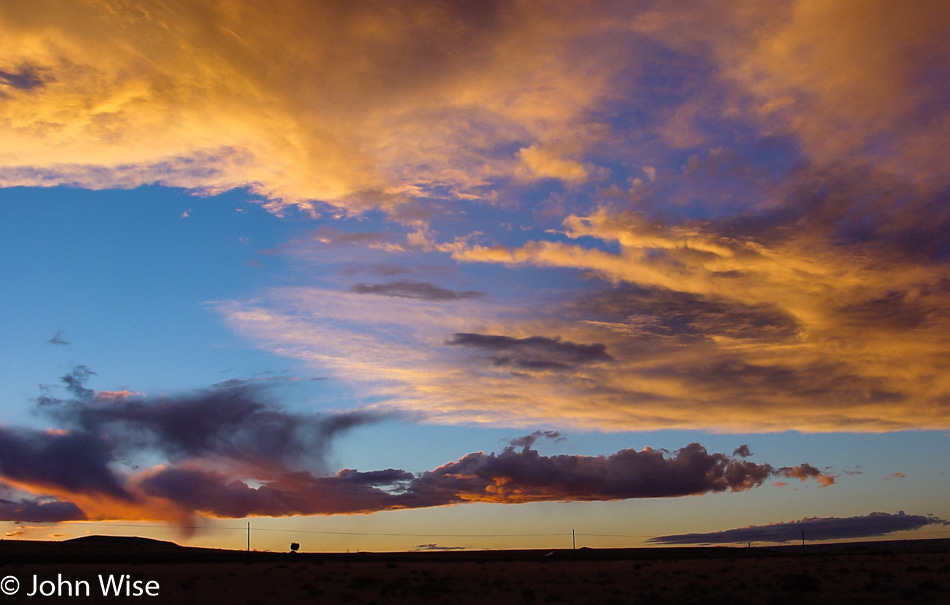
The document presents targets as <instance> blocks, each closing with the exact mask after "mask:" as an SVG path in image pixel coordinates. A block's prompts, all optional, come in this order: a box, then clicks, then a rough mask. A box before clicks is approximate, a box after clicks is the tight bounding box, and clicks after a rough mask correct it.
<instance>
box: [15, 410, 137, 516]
mask: <svg viewBox="0 0 950 605" xmlns="http://www.w3.org/2000/svg"><path fill="white" fill-rule="evenodd" d="M112 460H113V448H112V447H111V446H110V444H109V443H107V442H106V440H105V439H104V438H103V437H102V436H100V435H99V434H96V433H93V432H88V431H77V432H46V431H33V430H29V429H12V428H7V427H4V426H0V474H2V475H3V477H4V478H7V479H12V480H14V481H18V482H25V483H29V484H32V485H41V486H50V487H59V488H63V489H66V490H69V491H73V492H83V491H90V492H99V493H103V494H108V495H110V496H113V497H117V498H122V499H126V500H128V499H130V498H131V496H130V495H129V493H128V492H127V491H126V490H125V487H124V486H123V481H122V479H121V478H120V477H119V476H118V475H117V474H116V473H114V472H113V471H112V470H111V469H110V467H109V464H110V463H111V462H112Z"/></svg>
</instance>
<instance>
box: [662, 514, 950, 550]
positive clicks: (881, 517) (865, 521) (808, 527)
mask: <svg viewBox="0 0 950 605" xmlns="http://www.w3.org/2000/svg"><path fill="white" fill-rule="evenodd" d="M927 525H950V523H948V522H947V521H944V520H943V519H939V518H937V517H934V516H931V515H926V516H925V515H908V514H905V513H904V512H903V511H901V512H899V513H897V514H896V515H895V514H890V513H871V514H869V515H862V516H857V517H844V518H838V517H825V518H817V517H813V518H810V519H802V520H801V521H789V522H783V523H770V524H769V525H753V526H750V527H740V528H736V529H729V530H725V531H718V532H710V533H702V534H678V535H671V536H658V537H656V538H650V540H649V542H653V543H655V544H732V543H738V542H780V543H782V542H794V541H797V540H801V538H802V532H805V539H806V540H840V539H844V538H872V537H876V536H884V535H887V534H891V533H894V532H898V531H907V530H914V529H920V528H921V527H924V526H927Z"/></svg>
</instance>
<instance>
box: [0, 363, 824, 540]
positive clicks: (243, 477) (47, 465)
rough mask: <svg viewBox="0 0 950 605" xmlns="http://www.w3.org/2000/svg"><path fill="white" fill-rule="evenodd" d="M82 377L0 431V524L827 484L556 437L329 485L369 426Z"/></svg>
mask: <svg viewBox="0 0 950 605" xmlns="http://www.w3.org/2000/svg"><path fill="white" fill-rule="evenodd" d="M90 375H91V372H90V371H89V370H88V369H87V368H78V369H77V370H75V371H74V372H72V373H70V374H69V375H67V376H65V377H64V378H63V382H64V383H65V384H66V385H67V389H68V391H69V392H70V393H71V394H72V395H73V396H72V397H70V398H67V399H53V398H50V397H48V396H47V397H44V398H41V399H39V400H38V409H39V410H40V411H42V412H43V413H45V414H47V415H48V417H50V418H52V419H55V420H57V421H59V423H60V425H61V426H60V427H59V428H57V429H54V430H47V431H36V430H31V429H11V428H7V427H2V429H0V476H2V478H3V480H4V481H5V482H6V483H7V484H8V485H9V486H10V489H9V490H8V491H9V492H10V493H11V494H10V495H11V497H10V498H8V499H3V500H2V501H0V513H2V516H3V518H4V519H7V520H30V521H36V522H39V521H46V522H55V521H65V520H84V519H96V520H111V519H128V518H135V519H164V520H176V521H183V520H189V519H192V518H193V517H195V516H210V517H228V518H232V517H246V516H273V517H279V516H289V515H316V514H322V515H331V514H365V513H372V512H377V511H382V510H398V509H409V508H426V507H435V506H447V505H454V504H462V503H467V502H494V503H501V504H516V503H524V502H552V501H558V502H563V501H605V500H622V499H629V498H668V497H680V496H688V495H701V494H706V493H716V492H726V491H732V492H740V491H745V490H749V489H752V488H755V487H759V486H761V485H762V484H763V483H764V482H765V481H766V480H767V479H768V478H770V477H773V476H778V477H799V478H801V479H803V480H804V479H805V478H809V477H811V478H815V479H817V480H819V481H820V482H821V483H822V484H825V483H829V484H830V483H832V482H833V478H830V477H828V476H826V475H823V474H821V473H818V472H817V471H814V472H811V471H812V470H813V469H814V467H811V466H810V465H808V464H802V465H799V466H796V467H781V468H774V467H772V466H771V465H769V464H764V463H763V464H759V463H754V462H751V461H749V460H746V459H745V458H742V457H736V456H728V455H726V454H718V453H709V452H707V451H706V449H705V448H704V447H703V446H701V445H700V444H698V443H692V444H690V445H687V446H686V447H684V448H682V449H680V450H678V451H675V452H667V451H662V450H653V449H650V448H646V449H643V450H641V451H636V450H633V449H626V450H621V451H618V452H616V453H614V454H611V455H609V456H578V455H556V456H542V455H541V454H539V453H538V452H537V451H536V450H534V449H532V445H533V444H534V443H535V442H536V440H537V439H539V438H547V439H553V440H555V441H557V440H560V439H562V438H561V436H560V434H559V433H558V432H556V431H544V432H542V431H536V432H535V433H532V434H530V435H526V436H524V437H520V438H517V439H514V440H512V441H511V444H510V445H508V446H507V447H505V448H504V449H503V450H502V451H501V452H500V453H498V454H496V453H494V452H493V453H490V454H485V453H484V452H477V453H471V454H467V455H465V456H463V457H461V458H460V459H458V460H457V461H454V462H449V463H446V464H444V465H442V466H440V467H438V468H435V469H432V470H429V471H425V472H421V473H413V472H409V471H406V470H400V469H391V468H390V469H382V470H373V471H359V470H355V469H343V470H340V471H338V472H336V473H333V474H330V473H328V472H327V468H326V455H327V453H328V451H329V449H330V447H331V446H332V442H333V439H334V437H335V436H337V435H339V434H341V433H343V432H345V431H349V430H351V429H354V428H356V427H358V426H360V425H363V424H366V423H370V422H378V421H380V420H381V419H382V416H381V415H379V414H377V413H373V412H365V411H364V412H347V413H343V414H336V415H331V416H314V415H301V414H293V413H290V412H286V411H282V410H280V409H279V408H277V407H276V406H274V405H272V404H267V403H265V402H262V401H261V396H262V395H263V390H262V387H261V386H260V385H259V384H258V385H255V384H249V383H247V382H237V383H227V384H223V385H219V386H216V387H213V388H211V389H207V390H204V391H200V392H196V393H193V394H190V395H188V396H184V397H174V398H173V397H162V398H158V399H148V398H144V397H142V398H140V397H137V396H131V397H124V398H118V399H117V398H115V397H113V396H111V395H103V394H102V393H100V392H97V391H95V390H92V389H89V388H87V387H85V386H84V384H83V383H84V381H85V379H86V378H88V377H89V376H90ZM519 448H520V449H519ZM802 469H806V471H804V472H803V471H802ZM13 492H19V494H20V495H19V497H18V498H17V499H13V497H12V496H13Z"/></svg>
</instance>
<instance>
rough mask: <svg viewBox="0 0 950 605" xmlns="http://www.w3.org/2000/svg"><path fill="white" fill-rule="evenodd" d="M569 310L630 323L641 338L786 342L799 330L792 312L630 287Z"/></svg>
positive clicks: (655, 289)
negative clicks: (721, 337) (719, 338)
mask: <svg viewBox="0 0 950 605" xmlns="http://www.w3.org/2000/svg"><path fill="white" fill-rule="evenodd" d="M574 311H575V312H576V313H579V314H580V315H581V316H583V318H584V319H595V320H598V321H610V322H617V323H630V324H631V325H635V326H636V327H637V333H638V334H639V335H640V336H641V338H642V337H644V336H648V335H649V336H654V337H677V338H679V339H685V338H706V337H710V336H728V337H730V338H741V339H756V340H762V339H765V340H786V339H790V338H794V337H795V335H796V334H797V333H798V331H799V329H800V326H799V325H798V322H797V321H796V320H795V318H794V317H793V316H792V315H791V314H789V313H788V312H786V311H784V310H782V309H779V308H777V307H774V306H769V305H765V304H743V303H741V302H738V301H735V300H717V299H714V298H710V297H707V296H702V295H699V294H693V293H689V292H676V291H673V290H667V289H665V288H660V287H643V286H637V285H633V284H628V285H624V286H621V287H618V288H616V289H613V290H608V291H604V292H600V293H597V294H593V295H591V296H589V297H587V298H585V299H583V300H580V301H578V302H577V303H575V304H574ZM645 319H646V320H647V321H644V320H645Z"/></svg>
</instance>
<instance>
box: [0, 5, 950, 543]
mask: <svg viewBox="0 0 950 605" xmlns="http://www.w3.org/2000/svg"><path fill="white" fill-rule="evenodd" d="M740 5H741V6H740ZM901 10H902V11H903V12H900V11H898V12H896V13H895V11H893V10H892V9H891V8H888V7H887V6H885V5H884V4H880V5H879V4H873V3H870V4H867V5H862V6H856V5H854V4H852V3H847V2H840V3H837V2H811V1H806V0H798V1H795V2H774V3H761V2H753V3H749V4H748V6H745V5H742V3H739V4H737V5H735V6H733V7H730V8H729V9H728V10H723V9H722V7H721V6H718V5H717V3H707V2H701V1H697V2H690V3H685V4H679V3H678V4H677V5H676V6H675V7H674V6H664V5H656V6H653V5H650V4H649V3H647V4H643V5H639V4H638V5H636V6H631V5H629V4H628V3H611V2H605V3H602V4H598V5H596V6H592V7H590V8H589V10H586V11H584V12H583V14H578V13H577V11H576V6H575V5H574V4H573V3H561V2H528V1H525V2H516V3H500V4H498V5H495V4H494V3H479V6H478V8H477V9H475V8H472V7H470V6H469V7H467V8H466V7H457V6H454V5H451V6H450V5H447V4H444V3H439V2H433V3H385V4H374V3H346V4H345V5H341V6H336V5H335V4H334V3H330V2H327V3H324V2H318V3H308V2H291V1H288V2H285V3H282V4H281V7H280V10H272V9H268V8H265V7H263V6H258V5H257V3H225V4H219V3H215V2H207V3H205V2H199V3H184V4H182V5H181V6H170V5H168V4H162V3H151V2H147V1H143V2H137V3H133V4H131V5H128V4H117V3H112V2H108V1H106V0H103V1H102V2H92V3H88V4H84V5H82V6H79V5H75V4H69V3H67V4H64V3H59V2H55V1H52V0H51V1H48V2H37V3H31V4H30V5H29V7H27V6H26V5H23V6H21V5H19V4H16V3H14V4H9V5H6V6H4V7H3V8H0V32H2V33H3V36H2V37H0V39H2V40H3V42H0V129H2V130H3V132H4V137H3V140H4V142H3V143H2V144H0V145H2V147H0V219H2V220H0V279H2V283H3V284H4V287H3V289H2V293H0V313H2V316H3V318H4V328H3V338H2V340H3V345H2V346H0V365H2V367H4V368H5V371H4V379H3V381H2V382H0V397H2V401H3V402H4V404H3V407H2V410H3V411H2V415H0V445H2V446H3V447H2V448H0V517H2V520H3V521H4V522H5V524H6V530H5V531H6V532H7V535H8V536H23V537H28V538H35V539H45V538H51V537H63V536H74V535H83V534H88V533H137V534H147V535H152V536H155V537H162V538H167V539H173V540H177V541H180V542H186V543H191V544H201V545H213V546H226V547H232V548H241V547H242V546H243V545H244V540H245V535H244V528H245V527H246V523H247V522H248V521H250V522H251V523H252V525H253V526H254V527H255V545H256V546H257V547H259V548H262V549H275V550H282V549H283V548H284V547H285V543H286V542H288V541H289V540H290V538H289V536H298V537H300V536H303V537H300V539H299V540H297V541H299V542H301V543H302V544H303V546H304V550H309V549H310V548H308V543H310V544H313V546H312V548H313V549H314V550H316V549H328V550H347V549H350V550H357V549H364V550H373V549H377V550H404V549H412V548H415V547H419V546H420V545H425V544H430V545H431V544H440V545H443V546H463V547H467V548H505V547H537V548H550V547H555V546H567V545H568V544H569V536H570V530H571V529H575V530H576V531H577V532H578V535H579V537H581V538H582V541H583V544H585V545H590V546H638V545H643V544H648V543H680V542H683V541H684V540H693V541H695V542H702V541H703V539H704V538H705V539H706V541H707V542H710V543H713V542H716V541H720V540H725V539H727V538H728V539H729V540H733V541H737V542H741V541H742V539H741V538H742V536H748V537H749V539H750V540H752V539H755V538H753V536H756V537H761V536H762V535H764V534H763V533H762V532H761V531H760V530H748V531H746V533H744V534H743V533H742V532H741V531H740V532H739V533H735V532H729V530H741V529H742V528H747V527H749V526H765V525H769V524H774V525H775V527H778V528H780V529H781V530H783V531H784V530H788V531H789V532H791V533H795V532H797V531H800V526H799V525H796V524H795V522H797V521H799V520H801V519H803V518H806V517H807V518H817V519H819V520H820V523H819V525H809V526H808V527H809V531H813V529H812V528H813V527H821V528H822V529H821V531H826V529H825V528H830V529H828V530H827V531H828V532H829V533H827V534H822V536H823V538H824V539H853V538H878V537H881V536H891V537H908V536H920V537H941V536H945V535H946V532H947V531H948V530H947V529H946V526H945V524H944V523H945V522H944V520H945V519H950V509H948V507H947V506H948V505H947V502H948V499H947V497H946V496H947V495H948V493H950V480H948V478H947V475H946V473H947V470H948V469H947V465H946V464H945V462H944V461H945V460H947V459H948V454H950V441H948V439H947V429H948V426H950V414H948V401H950V399H948V398H950V382H948V378H947V376H948V373H947V363H948V355H947V350H948V348H947V345H948V342H947V337H946V334H948V333H950V330H948V328H950V326H948V325H947V322H948V320H947V318H948V317H950V314H948V313H947V311H948V310H950V289H948V286H947V284H948V283H950V268H948V265H947V259H948V258H950V257H948V252H950V242H948V240H947V235H946V234H947V232H948V230H947V226H948V224H950V215H948V213H947V208H948V207H950V206H948V204H947V199H946V198H947V191H948V185H950V174H948V173H947V168H946V166H945V163H944V162H943V161H942V160H941V158H942V154H941V150H942V149H945V145H946V143H947V141H946V137H947V135H946V128H944V127H943V125H944V124H945V122H946V116H947V110H948V108H947V104H946V95H945V94H944V93H945V92H946V91H945V90H944V88H945V86H944V85H943V84H942V82H945V81H950V79H948V78H946V77H945V76H946V75H947V74H946V73H944V72H945V71H946V68H945V67H942V66H943V65H945V64H946V62H944V61H942V60H941V59H940V57H943V56H945V55H946V53H947V44H946V42H945V41H943V36H942V33H941V32H943V31H945V27H942V25H941V24H944V25H945V24H946V23H947V20H948V19H950V14H948V11H947V10H946V7H945V6H943V4H942V3H934V4H933V5H927V6H924V5H915V6H914V7H911V8H903V9H901ZM287 41H292V42H293V44H292V47H288V44H287ZM130 51H131V52H130ZM832 58H833V60H832ZM742 446H745V447H742ZM902 512H903V513H904V514H901V513H902ZM872 513H873V514H872ZM877 513H880V514H877ZM854 528H858V529H854ZM814 531H817V530H814ZM836 531H837V532H838V533H837V534H836V533H835V532H836ZM849 531H851V532H854V531H857V532H859V533H858V534H855V533H850V534H849V533H847V532H849ZM724 532H729V533H724ZM757 532H758V533H757ZM685 534H689V536H687V537H685V538H684V537H683V535H685ZM694 534H695V535H694ZM697 536H698V537H697ZM724 536H725V537H724ZM736 536H738V537H736ZM664 537H665V541H664V539H658V540H654V541H653V542H649V541H650V540H651V539H652V538H664Z"/></svg>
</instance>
